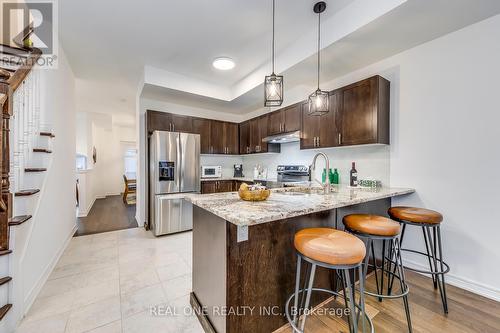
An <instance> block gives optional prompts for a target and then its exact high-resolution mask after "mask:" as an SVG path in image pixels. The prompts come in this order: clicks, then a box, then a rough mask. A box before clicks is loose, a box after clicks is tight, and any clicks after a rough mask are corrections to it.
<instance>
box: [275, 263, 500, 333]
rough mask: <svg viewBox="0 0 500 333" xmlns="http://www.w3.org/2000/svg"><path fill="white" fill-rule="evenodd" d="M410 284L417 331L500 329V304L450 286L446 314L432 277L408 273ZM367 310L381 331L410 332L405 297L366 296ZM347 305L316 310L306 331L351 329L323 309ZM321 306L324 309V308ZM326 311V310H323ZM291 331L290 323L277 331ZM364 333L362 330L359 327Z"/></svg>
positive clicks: (372, 286)
mask: <svg viewBox="0 0 500 333" xmlns="http://www.w3.org/2000/svg"><path fill="white" fill-rule="evenodd" d="M406 275H407V280H408V284H409V286H410V294H409V300H410V311H411V316H412V323H413V332H415V333H418V332H426V333H431V332H432V333H435V332H453V333H472V332H481V333H494V332H500V303H498V302H495V301H493V300H490V299H487V298H485V297H482V296H478V295H475V294H473V293H470V292H468V291H466V290H463V289H459V288H456V287H453V286H451V285H447V292H448V306H449V314H448V315H447V316H446V315H444V314H443V308H442V305H441V299H440V297H439V291H435V290H434V289H433V286H432V281H431V280H430V278H428V277H425V276H422V275H420V274H416V273H413V272H409V271H407V272H406ZM374 280H375V278H374V276H373V275H372V276H370V277H369V278H368V281H367V287H368V288H369V290H375V288H376V287H375V283H374ZM366 306H367V312H368V314H369V316H370V318H372V320H373V323H374V328H375V332H377V333H399V332H408V326H407V324H406V317H405V312H404V307H403V301H402V299H395V300H384V301H383V302H381V303H380V302H378V300H377V299H375V298H373V297H370V296H367V297H366ZM340 307H343V304H342V305H341V304H340V303H338V302H336V301H333V300H332V301H330V302H328V303H327V304H325V305H323V306H322V307H320V308H318V309H316V310H315V313H313V314H312V315H310V316H309V317H308V319H307V321H306V330H305V331H306V332H314V333H323V332H324V333H331V332H349V328H348V326H347V325H346V323H345V321H344V320H343V318H339V317H337V316H335V315H334V314H333V311H330V312H329V313H327V312H326V311H323V309H330V310H331V309H335V308H340ZM320 309H321V310H320ZM321 311H323V313H319V312H321ZM278 332H279V333H285V332H286V333H291V332H292V330H291V328H290V327H289V326H288V325H287V326H284V327H282V328H281V329H279V330H277V331H275V333H278ZM359 332H361V330H359Z"/></svg>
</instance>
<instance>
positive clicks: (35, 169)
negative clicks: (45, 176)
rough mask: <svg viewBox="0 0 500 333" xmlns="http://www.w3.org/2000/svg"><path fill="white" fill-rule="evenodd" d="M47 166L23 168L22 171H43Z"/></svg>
mask: <svg viewBox="0 0 500 333" xmlns="http://www.w3.org/2000/svg"><path fill="white" fill-rule="evenodd" d="M44 171H47V168H25V169H24V172H44Z"/></svg>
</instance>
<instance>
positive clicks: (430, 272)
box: [401, 249, 450, 275]
mask: <svg viewBox="0 0 500 333" xmlns="http://www.w3.org/2000/svg"><path fill="white" fill-rule="evenodd" d="M401 251H403V252H410V253H415V254H419V255H422V256H424V257H428V258H431V259H433V260H434V259H435V260H436V261H437V262H438V263H439V264H441V263H442V264H443V265H444V266H445V270H444V271H435V272H433V271H430V270H424V269H418V268H412V267H408V266H404V265H403V267H404V268H405V269H407V270H409V271H413V272H417V273H422V274H431V275H434V274H446V273H448V272H449V271H450V266H449V265H448V264H447V263H446V262H444V261H443V260H441V259H439V258H434V256H432V255H431V256H429V255H427V253H425V252H421V251H417V250H412V249H401Z"/></svg>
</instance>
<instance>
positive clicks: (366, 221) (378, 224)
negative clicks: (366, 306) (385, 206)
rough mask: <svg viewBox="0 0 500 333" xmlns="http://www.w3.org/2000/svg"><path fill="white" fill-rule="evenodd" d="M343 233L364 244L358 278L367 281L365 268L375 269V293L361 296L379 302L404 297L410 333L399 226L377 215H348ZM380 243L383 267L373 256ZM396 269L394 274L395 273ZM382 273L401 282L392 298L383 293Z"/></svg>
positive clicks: (366, 292)
mask: <svg viewBox="0 0 500 333" xmlns="http://www.w3.org/2000/svg"><path fill="white" fill-rule="evenodd" d="M342 222H343V223H344V226H345V228H346V230H347V231H348V232H350V233H352V234H354V235H356V236H358V237H360V238H362V239H365V240H366V243H367V247H366V250H367V255H366V257H365V262H364V264H363V268H364V270H363V276H362V278H361V279H366V276H367V273H368V266H372V267H373V268H374V273H375V283H376V285H377V292H376V293H374V292H370V291H367V290H365V291H364V293H365V294H367V295H370V296H374V297H377V298H378V299H379V301H382V299H384V298H388V299H394V298H401V297H402V298H403V303H404V307H405V313H406V321H407V323H408V331H409V332H410V333H411V332H412V331H413V329H412V325H411V316H410V305H409V302H408V293H409V291H410V290H409V288H408V285H407V284H406V279H405V275H404V268H403V262H402V260H401V247H400V243H399V236H400V234H401V225H400V224H399V223H397V222H394V221H392V220H390V219H388V218H386V217H383V216H377V215H369V214H351V215H346V216H344V218H343V219H342ZM376 240H381V241H382V265H381V266H380V267H379V266H378V265H377V259H376V257H375V249H374V248H375V247H374V244H373V243H374V241H376ZM386 242H389V243H390V248H389V249H390V251H389V253H390V257H389V258H386V254H387V252H388V251H386ZM370 253H371V257H372V260H373V264H372V265H370ZM386 263H387V264H388V266H389V268H388V269H386V266H387V265H386ZM391 264H394V266H395V270H394V271H392V270H391V267H390V266H391ZM379 268H380V269H381V273H382V274H381V275H380V284H379V278H378V273H377V270H378V269H379ZM396 270H397V274H396V272H395V271H396ZM384 274H388V276H389V277H392V279H391V280H393V279H394V278H397V279H398V280H399V283H400V287H401V291H400V293H399V294H397V295H391V294H390V293H388V294H384ZM388 282H389V281H388Z"/></svg>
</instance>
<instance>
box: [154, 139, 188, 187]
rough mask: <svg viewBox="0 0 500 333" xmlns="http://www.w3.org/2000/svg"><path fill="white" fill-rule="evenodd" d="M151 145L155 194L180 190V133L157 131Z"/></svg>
mask: <svg viewBox="0 0 500 333" xmlns="http://www.w3.org/2000/svg"><path fill="white" fill-rule="evenodd" d="M150 145H151V147H150V158H151V161H150V164H149V167H150V168H151V170H150V174H151V175H152V179H151V184H152V188H153V189H154V194H163V193H175V192H179V190H180V174H179V170H180V169H179V162H180V161H179V160H178V154H179V152H178V147H179V133H173V132H163V131H155V132H153V135H152V136H151V139H150Z"/></svg>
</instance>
